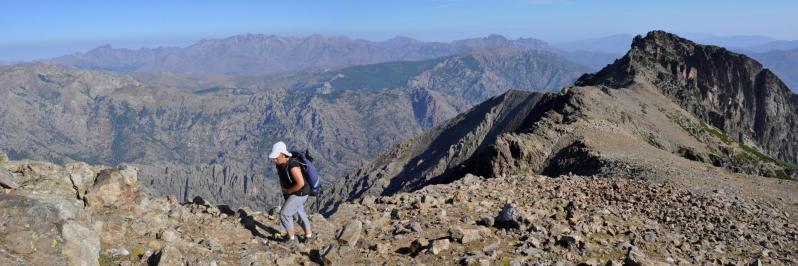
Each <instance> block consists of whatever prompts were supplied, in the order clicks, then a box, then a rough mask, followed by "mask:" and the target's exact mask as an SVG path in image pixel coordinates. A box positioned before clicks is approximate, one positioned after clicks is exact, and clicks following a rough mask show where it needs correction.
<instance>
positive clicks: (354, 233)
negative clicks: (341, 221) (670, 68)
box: [338, 220, 363, 247]
mask: <svg viewBox="0 0 798 266" xmlns="http://www.w3.org/2000/svg"><path fill="white" fill-rule="evenodd" d="M362 230H363V223H361V222H360V221H358V220H353V221H352V222H350V223H349V224H347V225H346V226H344V227H343V228H342V230H341V233H340V234H339V235H338V242H339V243H341V245H348V246H350V247H354V246H355V245H356V244H357V241H358V240H360V232H361V231H362Z"/></svg>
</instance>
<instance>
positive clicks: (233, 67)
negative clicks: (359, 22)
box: [51, 34, 556, 75]
mask: <svg viewBox="0 0 798 266" xmlns="http://www.w3.org/2000/svg"><path fill="white" fill-rule="evenodd" d="M484 47H505V48H524V49H531V50H544V51H555V50H556V49H555V48H553V47H551V46H550V45H548V44H547V43H546V42H543V41H540V40H536V39H525V38H520V39H516V40H509V39H507V38H504V37H503V36H500V35H491V36H488V37H485V38H473V39H464V40H459V41H454V42H451V43H439V42H421V41H418V40H414V39H410V38H406V37H397V38H393V39H390V40H387V41H384V42H372V41H366V40H354V39H349V38H346V37H336V36H332V37H329V36H321V35H312V36H309V37H284V36H275V35H262V34H248V35H237V36H233V37H229V38H225V39H213V40H202V41H200V42H198V43H195V44H193V45H191V46H188V47H185V48H178V47H162V48H152V49H149V48H144V49H115V48H112V47H111V46H110V45H104V46H101V47H98V48H96V49H93V50H91V51H89V52H87V53H76V54H71V55H66V56H61V57H57V58H54V59H52V60H51V61H52V62H55V63H59V64H65V65H72V66H77V67H80V68H83V69H91V70H107V71H118V72H157V71H169V72H173V73H179V74H228V75H260V74H270V73H278V72H291V71H297V70H304V69H318V68H327V67H340V66H350V65H363V64H374V63H381V62H390V61H415V60H424V59H432V58H438V57H443V56H451V55H455V54H460V53H463V52H466V51H468V50H470V49H474V48H484Z"/></svg>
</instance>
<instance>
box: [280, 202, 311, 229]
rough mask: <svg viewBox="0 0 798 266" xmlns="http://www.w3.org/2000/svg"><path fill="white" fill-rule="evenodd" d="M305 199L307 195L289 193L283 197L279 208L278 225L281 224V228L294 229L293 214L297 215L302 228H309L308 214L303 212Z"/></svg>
mask: <svg viewBox="0 0 798 266" xmlns="http://www.w3.org/2000/svg"><path fill="white" fill-rule="evenodd" d="M307 200H308V196H297V195H291V196H289V197H288V198H287V199H285V202H284V203H283V206H282V207H281V208H280V225H282V226H283V229H285V230H291V229H294V215H299V219H300V220H302V225H303V226H302V227H303V228H305V229H309V228H310V220H308V214H307V213H305V201H307Z"/></svg>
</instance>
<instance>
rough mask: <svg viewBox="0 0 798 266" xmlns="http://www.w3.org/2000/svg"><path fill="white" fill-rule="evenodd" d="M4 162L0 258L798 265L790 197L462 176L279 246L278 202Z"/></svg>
mask: <svg viewBox="0 0 798 266" xmlns="http://www.w3.org/2000/svg"><path fill="white" fill-rule="evenodd" d="M2 161H3V160H0V185H2V187H3V190H1V191H2V194H0V205H2V207H3V208H0V218H2V220H1V221H2V222H0V264H2V265H44V264H72V265H79V264H83V265H98V264H100V265H144V264H151V265H153V264H157V265H186V264H188V265H274V264H277V265H296V264H300V265H317V264H337V265H352V264H377V265H379V264H387V265H421V264H425V265H442V264H443V265H447V264H448V265H450V264H464V265H474V264H481V265H507V264H510V265H523V264H535V263H538V264H559V265H568V264H580V263H585V264H587V265H599V264H602V265H603V264H605V263H607V262H610V261H612V262H613V265H615V264H616V263H620V264H630V265H640V264H642V265H651V264H660V263H666V264H681V265H685V264H687V265H689V264H735V265H740V264H749V263H762V264H772V265H790V264H796V263H798V244H796V243H798V228H797V226H796V224H795V223H794V220H795V219H794V218H791V217H794V216H795V215H796V214H795V213H794V211H793V210H794V206H796V205H798V202H774V201H761V200H754V199H749V198H745V197H739V196H736V194H735V193H732V192H724V191H721V190H716V191H709V192H706V193H699V192H693V190H688V189H686V188H684V187H678V186H677V185H669V184H659V183H652V182H649V181H642V180H629V179H618V178H606V177H601V178H599V177H583V176H561V177H557V178H550V177H546V176H509V177H501V178H491V179H483V178H481V177H476V176H473V175H467V176H466V177H465V178H463V179H461V180H458V181H456V182H454V183H451V184H446V185H434V186H428V187H425V188H423V189H421V190H419V191H415V192H412V193H400V194H396V195H393V196H385V197H371V196H368V197H366V198H364V199H363V200H362V201H361V202H357V203H349V204H343V205H342V206H341V207H340V209H339V210H338V211H337V212H336V213H335V214H334V215H332V216H330V217H327V218H324V217H322V216H321V215H319V214H313V215H312V216H311V220H312V223H313V226H314V229H315V231H316V234H317V236H318V239H316V240H314V241H312V242H309V243H302V242H299V243H291V244H287V243H284V242H282V241H281V237H280V232H279V230H280V229H279V222H278V217H277V215H278V211H279V210H278V209H276V208H275V209H271V210H267V211H257V210H251V209H248V208H243V209H231V208H229V207H227V206H217V205H214V204H213V203H210V202H206V201H205V200H202V199H200V198H196V199H195V200H194V201H193V202H188V203H180V202H178V200H177V198H176V197H167V198H151V197H150V196H148V195H147V194H146V193H145V192H143V191H142V190H141V188H140V185H138V183H137V174H136V171H135V168H132V167H117V168H108V167H101V166H89V165H85V164H81V163H73V164H68V165H66V166H59V165H53V164H48V163H42V162H28V161H16V162H14V161H12V162H2ZM790 205H791V206H792V207H793V208H791V207H790Z"/></svg>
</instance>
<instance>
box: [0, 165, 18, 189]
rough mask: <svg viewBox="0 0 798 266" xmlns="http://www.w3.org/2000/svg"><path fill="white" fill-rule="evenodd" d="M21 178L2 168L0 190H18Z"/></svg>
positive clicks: (0, 168)
mask: <svg viewBox="0 0 798 266" xmlns="http://www.w3.org/2000/svg"><path fill="white" fill-rule="evenodd" d="M20 181H21V180H20V178H18V177H17V176H16V175H14V174H13V173H11V171H8V170H6V169H5V168H2V167H0V189H2V188H11V189H14V188H17V187H19V183H20Z"/></svg>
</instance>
